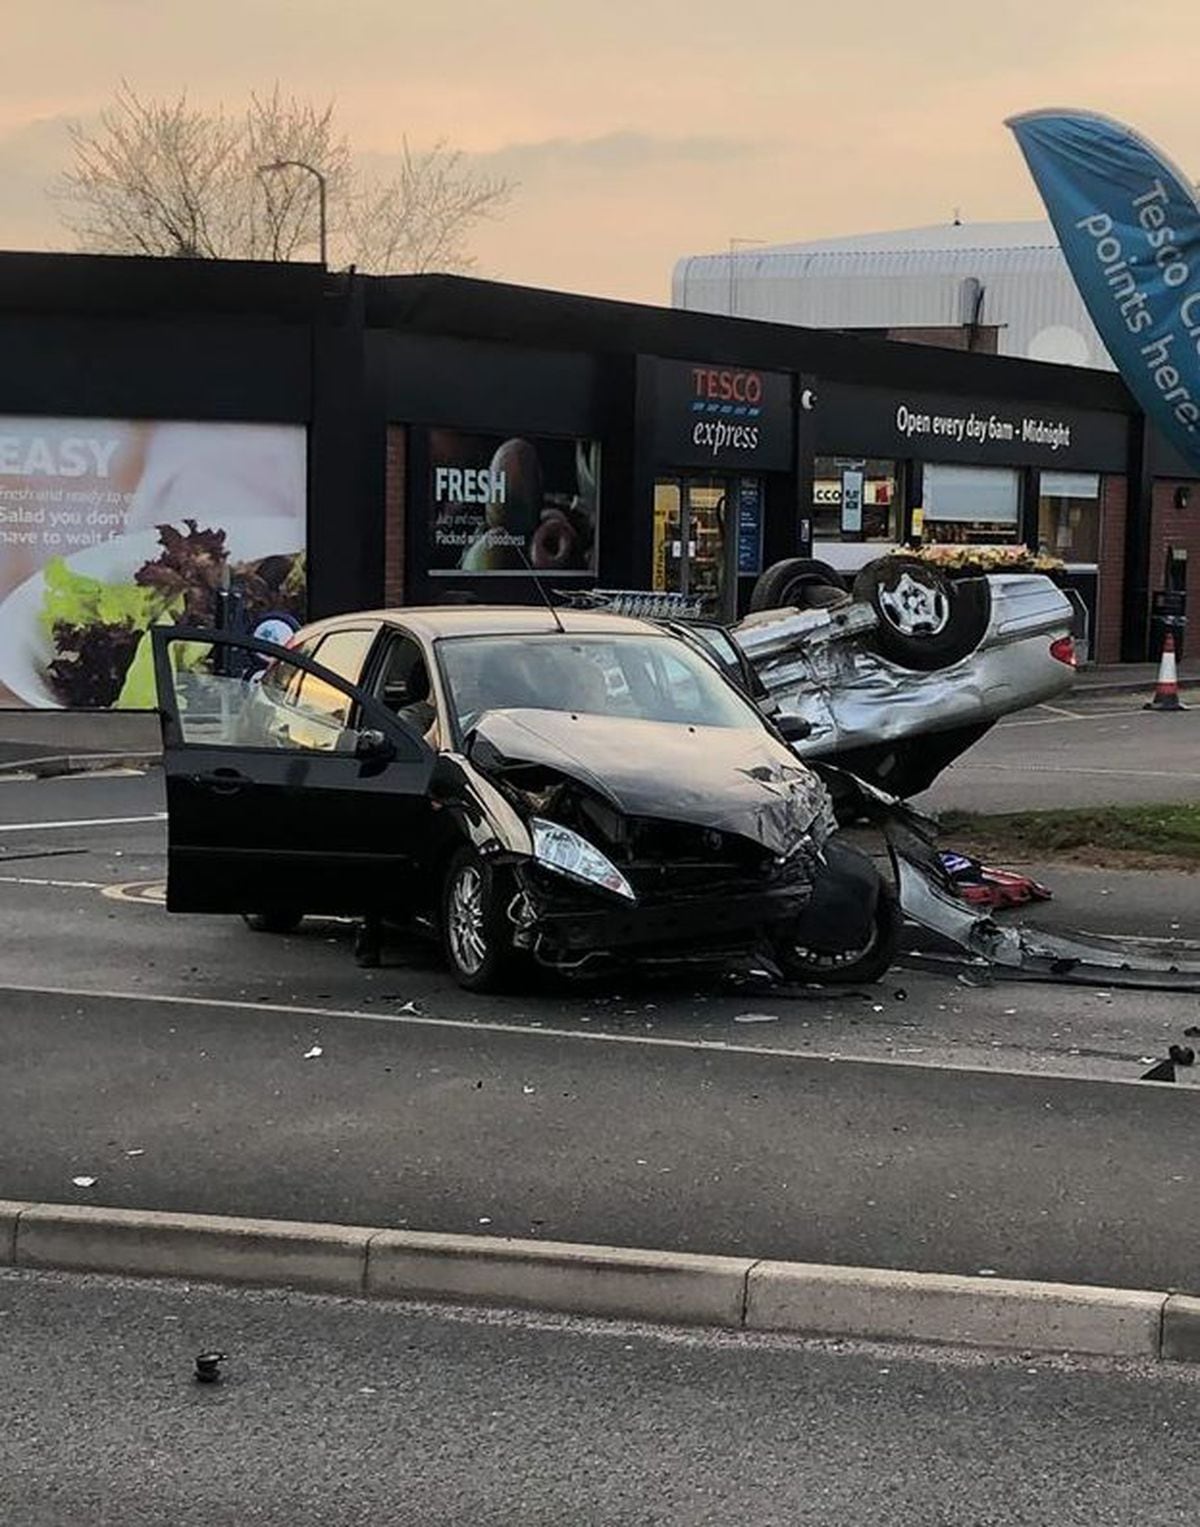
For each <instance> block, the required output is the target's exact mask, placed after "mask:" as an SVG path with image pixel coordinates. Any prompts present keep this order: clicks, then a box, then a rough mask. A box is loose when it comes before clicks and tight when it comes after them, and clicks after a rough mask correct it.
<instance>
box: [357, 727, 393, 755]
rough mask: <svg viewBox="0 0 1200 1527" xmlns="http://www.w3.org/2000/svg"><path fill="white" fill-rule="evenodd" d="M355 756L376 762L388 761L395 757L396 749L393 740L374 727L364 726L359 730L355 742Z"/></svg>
mask: <svg viewBox="0 0 1200 1527" xmlns="http://www.w3.org/2000/svg"><path fill="white" fill-rule="evenodd" d="M354 756H355V758H362V759H369V760H371V761H372V762H375V763H386V762H387V761H388V760H389V759H391V758H395V756H396V749H395V748H394V747H393V746H392V743H391V741H390V740H389V739H388V738H387V737H385V736H384V734H383V733H382V732H380V731H377V730H376V729H375V728H374V727H370V726H368V727H364V728H363V729H362V731H361V732H359V734H358V736H357V738H356V739H355V743H354Z"/></svg>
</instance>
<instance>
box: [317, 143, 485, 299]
mask: <svg viewBox="0 0 1200 1527" xmlns="http://www.w3.org/2000/svg"><path fill="white" fill-rule="evenodd" d="M513 190H514V187H513V186H512V184H511V183H510V182H508V181H505V180H500V179H497V178H495V177H492V176H487V175H480V174H477V173H476V172H475V171H473V170H472V169H471V168H470V167H469V166H468V165H467V164H466V163H465V162H464V159H463V156H462V154H461V153H460V152H459V151H458V150H456V149H451V148H449V147H447V145H446V144H444V143H437V144H435V145H434V146H433V148H431V149H427V150H426V151H425V152H423V153H413V151H412V150H411V149H410V148H409V145H408V141H407V139H406V140H405V141H404V145H403V148H402V151H401V161H400V171H399V173H398V174H397V175H396V176H395V177H394V178H392V179H391V180H375V181H362V182H360V184H359V187H358V194H357V195H356V196H355V197H354V198H353V199H352V201H351V203H350V205H349V207H348V209H347V232H348V234H349V236H350V239H351V242H352V244H353V247H354V248H355V249H356V250H357V251H358V254H357V263H358V264H359V265H360V266H361V267H362V268H363V269H364V270H374V271H401V270H404V271H431V270H443V271H455V270H469V269H470V268H471V267H472V266H473V265H474V263H475V261H474V258H473V257H472V255H471V254H470V251H469V248H468V240H469V238H470V235H471V233H472V231H473V230H474V228H475V226H476V225H477V224H478V223H479V222H480V221H481V220H482V219H484V218H489V217H496V216H498V215H499V214H500V213H501V212H502V211H503V210H504V208H505V207H506V206H507V204H508V202H509V201H510V200H511V198H512V195H513Z"/></svg>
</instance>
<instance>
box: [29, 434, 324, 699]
mask: <svg viewBox="0 0 1200 1527" xmlns="http://www.w3.org/2000/svg"><path fill="white" fill-rule="evenodd" d="M306 458H307V442H306V432H305V430H304V428H303V426H299V425H279V424H226V423H221V424H208V423H148V422H140V423H139V422H131V421H125V420H113V419H38V418H27V417H12V418H0V706H10V707H18V706H19V707H28V708H34V709H35V708H44V709H63V708H67V709H113V708H120V709H134V710H152V709H153V708H154V706H155V703H156V702H155V693H154V674H153V664H152V660H151V644H150V640H149V637H148V635H147V633H148V631H149V629H150V627H151V626H154V625H159V624H164V623H165V624H173V623H178V622H186V623H187V624H188V625H195V626H210V625H214V624H216V623H217V622H218V621H219V620H224V619H229V620H231V621H232V622H235V623H236V624H237V625H238V626H240V627H241V628H243V629H246V630H251V629H253V628H255V627H257V626H259V625H260V624H262V622H264V621H267V620H272V621H282V622H283V623H284V624H286V625H288V626H289V627H291V626H294V625H295V623H296V622H298V621H300V620H303V618H304V614H305V580H306V567H305V527H306V518H307V483H306V473H307V467H306Z"/></svg>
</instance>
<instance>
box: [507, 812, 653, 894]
mask: <svg viewBox="0 0 1200 1527" xmlns="http://www.w3.org/2000/svg"><path fill="white" fill-rule="evenodd" d="M529 827H530V831H531V833H532V834H533V857H534V858H535V859H536V860H537V862H538V863H539V864H540V865H542V866H543V867H544V868H545V869H548V870H556V871H557V872H558V873H559V874H560V875H566V876H567V877H568V878H569V879H571V880H579V881H582V882H583V884H584V885H592V886H598V887H599V888H600V889H601V890H603V891H611V892H612V893H613V895H614V896H623V897H625V899H626V900H627V901H636V900H637V896H636V894H635V893H634V889H633V887H632V886H631V885H630V884H629V882H628V880H626V879H625V876H624V875H622V873H621V871H620V870H619V869H618V868H617V867H616V865H615V864H612V863H610V862H609V860H607V859H606V858H605V857H604V855H603V854H602V853H601V852H600V850H599V849H598V848H597V847H596V846H595V845H594V844H592V843H589V842H588V840H587V839H586V838H581V837H580V836H579V834H578V833H577V832H572V831H571V829H570V828H569V827H560V826H559V824H558V823H557V822H546V821H544V820H543V819H542V818H541V817H535V818H534V819H533V821H532V822H530V824H529Z"/></svg>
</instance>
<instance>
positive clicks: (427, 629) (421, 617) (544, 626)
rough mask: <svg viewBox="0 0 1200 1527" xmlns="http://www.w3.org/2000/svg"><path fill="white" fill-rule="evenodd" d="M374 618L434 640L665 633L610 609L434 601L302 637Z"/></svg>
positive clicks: (337, 619)
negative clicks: (448, 603)
mask: <svg viewBox="0 0 1200 1527" xmlns="http://www.w3.org/2000/svg"><path fill="white" fill-rule="evenodd" d="M356 621H371V622H377V623H380V624H385V625H395V626H403V627H404V628H405V630H407V631H411V632H412V634H413V635H414V636H417V637H421V638H422V639H424V640H426V641H435V640H437V639H438V638H439V637H444V636H546V635H554V634H555V632H557V631H558V630H559V629H560V627H559V625H558V622H559V621H561V622H562V626H561V629H562V630H564V631H566V632H568V633H569V634H570V635H572V636H596V635H604V636H615V635H631V636H662V635H664V634H665V633H664V632H663V631H662V630H661V628H660V627H658V626H656V625H654V624H652V623H651V622H650V621H646V620H635V619H633V618H632V617H630V616H628V615H610V614H609V613H608V612H607V611H605V610H557V611H555V613H554V614H551V612H550V611H549V610H548V609H546V607H545V606H544V605H512V604H502V605H477V604H475V605H429V606H413V607H402V608H399V609H390V610H349V611H347V612H346V613H345V614H344V615H333V616H330V617H328V618H327V619H325V620H320V621H314V622H313V624H312V625H309V626H305V627H304V628H303V630H302V631H301V632H300V636H301V637H307V636H310V635H311V636H315V635H316V634H317V633H318V632H321V631H332V630H336V629H338V628H339V627H342V626H347V625H350V626H352V625H354V624H355V622H356Z"/></svg>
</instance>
